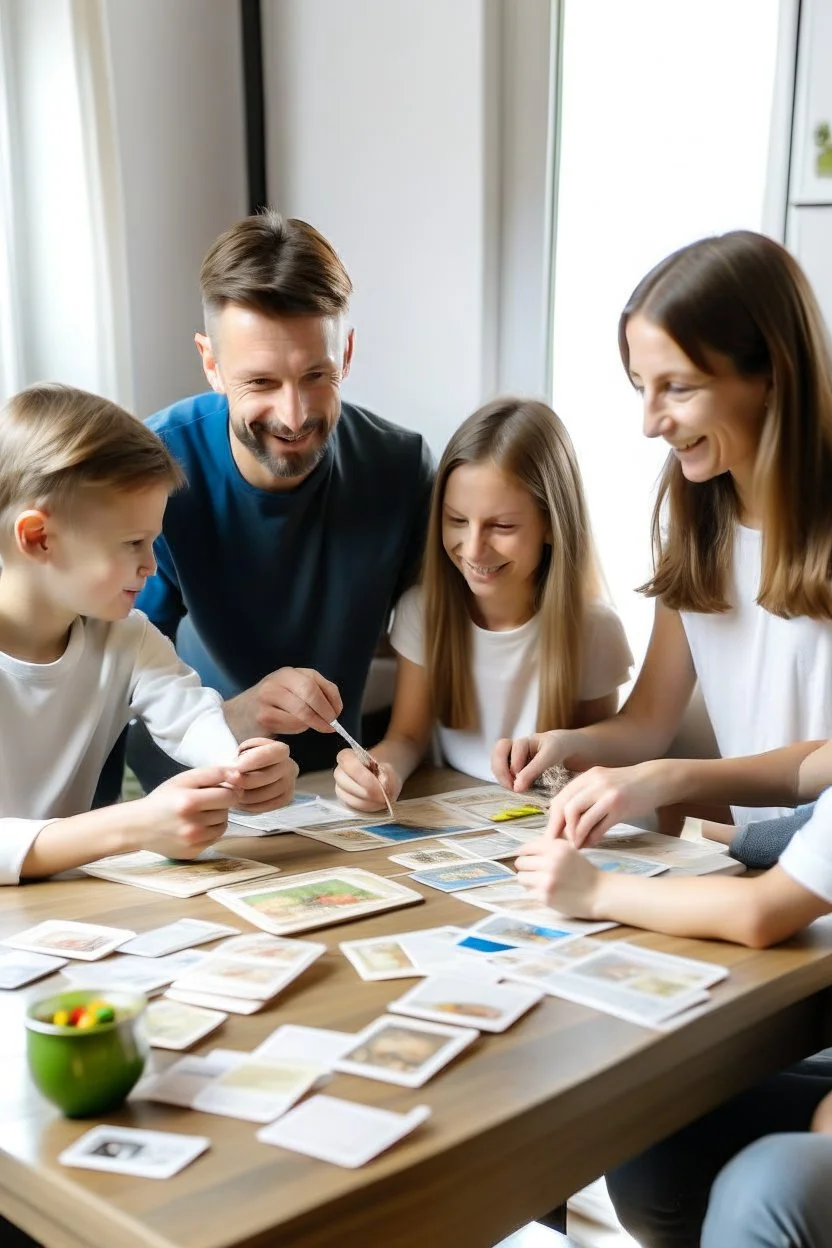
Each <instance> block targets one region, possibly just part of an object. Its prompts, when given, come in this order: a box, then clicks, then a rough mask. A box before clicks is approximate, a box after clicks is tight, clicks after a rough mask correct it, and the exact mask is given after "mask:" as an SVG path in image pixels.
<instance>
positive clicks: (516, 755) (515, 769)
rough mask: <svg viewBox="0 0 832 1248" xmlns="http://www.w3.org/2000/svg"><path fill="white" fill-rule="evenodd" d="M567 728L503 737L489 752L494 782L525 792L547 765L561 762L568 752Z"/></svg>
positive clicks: (550, 765)
mask: <svg viewBox="0 0 832 1248" xmlns="http://www.w3.org/2000/svg"><path fill="white" fill-rule="evenodd" d="M569 735H570V734H569V732H568V731H567V732H561V731H552V732H536V733H535V734H534V735H533V736H531V737H514V739H512V738H511V737H503V738H502V740H500V741H498V742H497V744H496V745H495V746H494V749H493V750H492V752H491V770H492V771H493V773H494V775H495V776H496V778H497V782H498V783H499V784H502V785H503V787H504V788H506V789H512V790H513V791H514V792H515V793H525V792H526V791H527V789H530V788H531V787H532V785H533V784H534V782H535V780H539V779H540V777H541V776H542V775H543V773H544V771H546V769H547V767H553V766H554V765H555V763H562V762H563V761H564V759H565V758H566V756H567V755H568V753H569V745H568V741H569Z"/></svg>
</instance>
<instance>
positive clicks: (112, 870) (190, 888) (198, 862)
mask: <svg viewBox="0 0 832 1248" xmlns="http://www.w3.org/2000/svg"><path fill="white" fill-rule="evenodd" d="M83 870H84V871H86V873H87V875H95V876H98V877H99V878H100V879H102V880H113V881H114V882H115V883H116V884H132V885H134V887H136V888H149V889H151V890H152V891H153V892H157V893H168V894H169V895H170V896H171V897H196V896H197V894H198V893H207V892H208V890H209V889H211V888H216V887H217V885H218V884H242V883H243V882H244V881H245V880H257V879H260V878H262V877H264V876H268V875H277V874H278V872H279V870H280V868H279V867H270V866H267V865H266V863H264V862H251V861H250V860H249V859H248V858H228V857H226V856H225V855H224V854H218V853H217V852H216V851H215V850H212V849H207V850H206V851H205V853H203V854H200V856H199V858H194V859H193V860H192V861H191V862H174V861H173V860H172V859H170V858H164V857H163V856H162V855H161V854H154V853H152V852H151V851H150V850H149V849H140V850H137V851H136V853H133V854H117V855H115V856H113V857H112V858H99V860H98V861H97V862H91V863H90V864H89V866H87V867H84V868H83Z"/></svg>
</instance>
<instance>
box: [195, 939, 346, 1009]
mask: <svg viewBox="0 0 832 1248" xmlns="http://www.w3.org/2000/svg"><path fill="white" fill-rule="evenodd" d="M324 953H326V945H321V944H317V943H316V942H313V941H309V940H286V939H284V938H282V937H280V936H265V935H261V934H257V935H250V936H249V935H245V936H235V937H232V938H231V939H230V940H226V941H224V942H223V943H222V945H220V946H219V948H218V949H215V950H214V951H213V952H212V953H210V954H208V955H207V957H206V958H205V959H204V960H203V961H202V962H201V963H200V964H199V966H197V967H194V968H193V969H192V970H190V971H186V973H185V974H184V975H182V976H180V977H179V978H178V979H177V980H176V981H175V985H174V986H175V987H176V988H177V989H184V990H185V991H186V992H201V993H202V992H207V993H220V994H227V995H228V996H232V997H245V998H248V999H252V1000H257V1001H268V1000H269V999H270V998H271V997H274V996H276V995H277V993H278V992H280V991H281V989H282V988H285V987H286V985H287V984H289V983H291V982H292V980H293V979H296V978H297V976H298V975H300V973H301V972H302V971H304V970H305V969H306V967H307V966H309V965H311V963H312V962H314V961H315V959H316V958H319V957H320V956H321V955H322V954H324Z"/></svg>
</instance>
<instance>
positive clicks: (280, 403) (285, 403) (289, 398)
mask: <svg viewBox="0 0 832 1248" xmlns="http://www.w3.org/2000/svg"><path fill="white" fill-rule="evenodd" d="M274 414H275V416H276V417H277V419H278V420H279V421H280V423H281V424H282V425H284V426H285V427H286V428H287V429H288V430H290V432H292V433H297V432H298V430H299V429H301V428H302V427H303V425H304V423H305V421H306V413H305V412H304V410H303V403H302V402H301V397H300V389H299V388H298V386H293V385H288V384H284V385H282V386H281V387H280V390H279V391H278V393H277V394H276V395H275V400H274Z"/></svg>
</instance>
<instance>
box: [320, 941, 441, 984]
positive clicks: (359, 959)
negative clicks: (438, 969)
mask: <svg viewBox="0 0 832 1248" xmlns="http://www.w3.org/2000/svg"><path fill="white" fill-rule="evenodd" d="M339 948H340V950H341V952H342V953H343V955H344V957H345V958H346V959H347V960H348V961H349V962H351V963H352V965H353V966H354V967H355V969H356V970H357V971H358V974H359V975H360V976H361V978H362V979H367V980H374V979H413V978H415V977H417V976H419V975H421V974H422V973H423V972H422V971H420V970H419V968H418V967H417V966H416V963H415V962H414V961H413V959H412V958H411V956H410V954H409V953H408V952H407V950H406V949H405V948H404V946H403V945H402V943H401V941H400V940H399V939H398V937H396V936H372V937H369V938H368V939H366V940H345V941H342V942H341V945H340V946H339Z"/></svg>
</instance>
